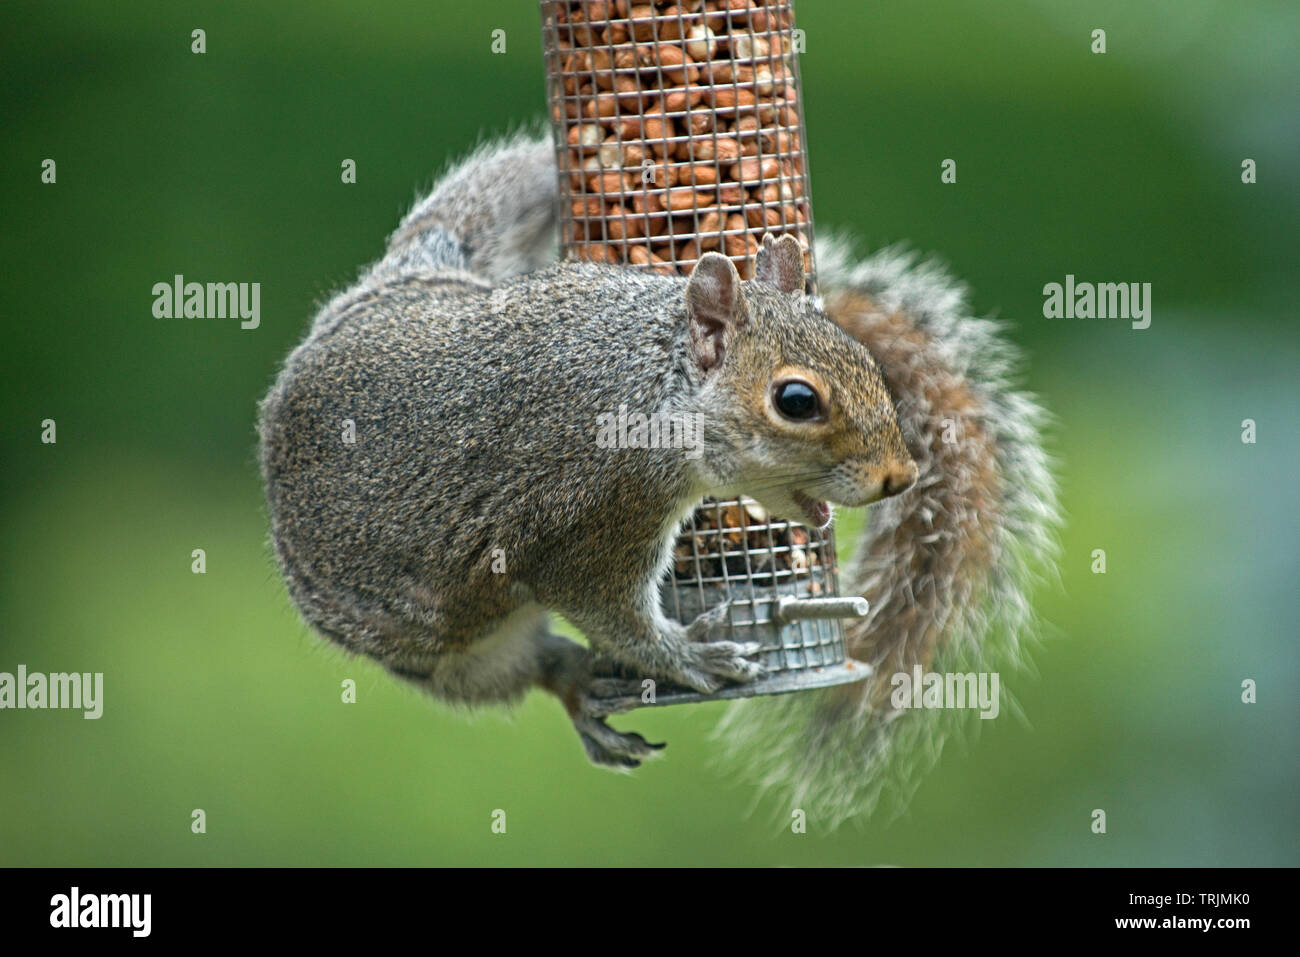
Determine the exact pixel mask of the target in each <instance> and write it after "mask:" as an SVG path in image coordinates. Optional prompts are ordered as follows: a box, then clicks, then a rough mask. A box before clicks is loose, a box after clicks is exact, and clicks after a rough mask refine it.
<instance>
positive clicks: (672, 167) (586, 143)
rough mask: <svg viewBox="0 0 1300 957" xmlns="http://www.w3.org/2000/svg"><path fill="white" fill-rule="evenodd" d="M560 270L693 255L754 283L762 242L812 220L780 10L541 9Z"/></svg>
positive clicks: (622, 0) (805, 231)
mask: <svg viewBox="0 0 1300 957" xmlns="http://www.w3.org/2000/svg"><path fill="white" fill-rule="evenodd" d="M541 6H542V22H543V34H544V48H545V56H546V69H547V90H548V95H549V99H550V108H551V117H552V120H553V121H554V123H555V129H556V137H555V145H556V164H557V166H558V168H559V171H560V180H561V188H560V197H561V200H560V210H559V218H560V223H561V245H562V247H563V248H564V249H565V251H566V252H567V254H568V255H569V256H570V258H579V259H590V260H594V261H597V262H610V263H618V264H625V265H630V266H635V267H640V268H645V269H656V270H659V271H661V272H679V271H680V272H689V271H690V269H691V267H692V266H693V265H694V264H695V262H696V260H698V259H699V257H700V254H701V253H703V252H707V251H709V250H714V251H718V252H721V253H723V254H724V255H726V256H728V257H729V258H730V259H731V260H732V261H733V262H734V263H735V264H736V268H737V270H738V271H739V272H740V275H741V277H742V278H744V279H748V278H750V277H751V276H752V273H753V263H754V254H755V253H756V252H757V251H758V246H759V241H760V240H761V239H762V236H763V234H764V233H768V232H770V233H773V234H774V235H780V234H782V233H790V234H792V235H794V236H796V237H797V238H798V239H799V241H800V243H801V245H802V246H803V247H804V250H805V253H804V255H805V269H806V272H807V273H808V274H809V277H810V280H811V278H812V276H813V273H814V270H813V263H812V254H811V247H812V214H811V210H810V208H809V202H808V197H809V195H810V191H809V184H808V164H807V161H806V154H805V146H804V144H805V137H804V128H803V117H802V113H801V109H800V99H799V77H798V62H797V57H796V56H795V47H796V44H795V33H794V11H793V8H792V6H791V4H790V3H788V2H773V3H763V2H762V0H756V2H752V3H750V2H746V3H736V2H734V0H679V2H678V3H676V4H675V5H670V4H667V3H654V4H652V3H643V4H629V3H628V2H627V0H542V2H541Z"/></svg>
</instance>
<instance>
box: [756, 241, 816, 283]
mask: <svg viewBox="0 0 1300 957" xmlns="http://www.w3.org/2000/svg"><path fill="white" fill-rule="evenodd" d="M754 278H755V279H757V280H758V281H759V282H765V283H768V284H769V285H772V286H776V288H777V289H780V290H781V291H782V292H797V293H799V294H801V295H802V294H803V290H804V285H803V283H804V278H803V248H802V247H800V245H799V240H797V239H795V238H794V237H793V236H791V235H790V234H789V233H786V234H785V235H784V236H782V237H781V238H780V239H773V238H772V234H771V233H768V234H766V235H765V236H764V237H763V247H762V248H761V249H760V250H759V251H758V255H757V256H755V257H754Z"/></svg>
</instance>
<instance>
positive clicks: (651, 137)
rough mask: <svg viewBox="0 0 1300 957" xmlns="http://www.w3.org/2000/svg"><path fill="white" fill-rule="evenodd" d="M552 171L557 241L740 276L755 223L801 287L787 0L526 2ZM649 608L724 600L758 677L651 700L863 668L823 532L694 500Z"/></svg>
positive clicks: (807, 248)
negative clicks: (532, 5)
mask: <svg viewBox="0 0 1300 957" xmlns="http://www.w3.org/2000/svg"><path fill="white" fill-rule="evenodd" d="M541 11H542V38H543V52H544V55H545V63H546V72H547V76H546V80H547V95H548V101H549V106H550V112H551V119H552V125H553V132H554V141H555V157H556V166H557V168H558V172H559V177H560V190H559V204H560V208H559V210H558V213H559V221H560V245H561V250H562V252H563V254H564V255H565V256H566V257H567V258H570V259H586V260H591V261H595V262H605V263H612V264H618V265H626V266H629V267H632V268H640V269H647V270H654V271H656V272H661V273H665V274H676V273H681V274H687V273H689V272H690V271H691V269H692V268H694V265H695V263H696V262H697V261H698V259H699V258H700V256H701V255H702V254H703V253H705V252H709V251H717V252H721V253H722V254H724V255H726V256H727V257H728V258H729V259H731V260H732V262H734V263H735V264H736V269H737V271H739V273H740V275H741V277H742V278H744V279H749V278H752V276H753V269H754V257H755V254H756V253H757V252H758V249H759V243H760V241H761V239H762V237H763V235H764V234H765V233H771V234H773V235H781V234H784V233H789V234H791V235H793V236H795V237H796V238H797V239H798V240H799V242H800V245H801V246H802V247H803V249H804V271H805V273H806V275H807V278H808V286H809V289H810V290H812V289H815V277H816V274H815V269H814V263H813V259H812V237H813V220H812V210H811V206H810V202H809V197H810V195H811V193H810V190H809V179H808V163H807V153H806V146H805V143H806V139H805V136H804V126H803V111H802V106H801V103H800V96H799V90H800V83H799V69H798V56H797V53H798V45H797V43H796V37H797V36H798V33H797V32H796V31H795V29H794V9H793V5H792V4H791V3H790V2H788V0H786V2H764V0H675V2H673V3H668V2H661V0H657V2H652V3H650V2H643V3H629V2H628V0H541ZM661 591H662V595H663V605H664V610H665V612H666V613H667V614H669V615H671V616H673V617H675V618H676V619H677V620H679V621H682V622H689V621H691V620H693V619H694V618H695V617H696V616H697V615H698V614H700V613H701V612H703V611H706V610H708V609H710V608H714V607H716V606H717V605H719V604H721V603H722V602H724V601H730V602H731V605H730V607H729V610H728V615H727V618H728V620H727V622H726V623H725V624H723V625H721V626H720V627H719V628H718V629H717V631H718V633H717V634H715V635H712V636H711V637H714V638H723V637H726V638H731V639H732V640H757V641H759V642H760V643H761V645H762V652H761V659H762V663H763V664H764V666H765V668H766V669H767V674H766V676H765V677H763V678H761V679H759V680H758V681H756V682H753V683H750V684H744V685H734V686H728V687H725V688H723V689H722V690H720V691H718V692H716V693H714V694H710V695H705V694H700V693H698V692H694V691H689V690H683V689H676V688H660V689H658V691H657V694H656V700H655V702H654V703H655V704H676V703H681V702H686V701H707V700H716V699H720V698H734V697H749V696H752V695H758V694H778V693H783V692H787V691H797V690H801V689H805V688H817V687H824V686H827V685H833V684H843V683H846V682H850V681H860V680H862V679H864V678H866V677H867V676H868V675H869V674H870V667H869V666H867V665H865V664H862V663H860V662H854V661H851V660H849V659H847V657H846V655H845V652H844V642H843V629H842V628H841V625H840V622H839V619H840V618H851V617H858V616H862V615H865V614H866V613H867V602H866V599H863V598H841V597H839V595H838V589H837V581H836V573H835V543H834V538H833V535H832V534H831V532H830V530H827V531H826V532H824V533H823V532H821V531H818V530H817V529H810V528H807V527H805V526H803V525H799V524H797V523H794V522H788V521H785V520H782V519H778V518H775V517H772V516H769V515H768V514H767V513H766V512H765V511H763V509H762V508H761V507H760V506H758V505H757V503H755V502H753V501H752V500H747V499H741V500H738V501H725V502H716V501H711V500H706V501H705V503H704V504H703V505H702V506H701V507H700V508H699V509H698V510H697V511H696V512H695V513H694V515H693V517H692V519H691V521H690V523H689V525H688V527H687V528H686V529H685V530H684V531H683V533H682V534H681V535H680V536H679V538H678V539H677V542H676V545H675V551H674V561H673V565H672V568H671V569H670V571H669V572H668V574H667V575H666V576H665V579H664V582H663V587H662V590H661Z"/></svg>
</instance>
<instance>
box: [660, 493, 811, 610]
mask: <svg viewBox="0 0 1300 957" xmlns="http://www.w3.org/2000/svg"><path fill="white" fill-rule="evenodd" d="M826 548H827V546H826V545H825V539H824V538H823V537H822V535H821V533H819V532H810V531H809V530H808V529H807V528H805V527H804V526H802V525H796V524H794V523H792V522H785V521H782V520H781V519H779V518H774V517H773V516H771V515H770V514H769V513H768V511H767V510H766V509H765V508H763V506H761V505H759V504H758V503H757V502H754V501H752V500H744V501H743V502H741V501H735V502H727V503H725V504H724V503H720V502H716V501H714V500H713V499H705V501H704V504H703V505H701V506H700V507H699V508H698V509H696V511H695V515H694V518H693V520H692V524H691V532H688V533H687V534H683V535H681V536H679V537H678V539H677V543H676V544H675V545H674V547H673V570H672V574H673V578H674V580H675V581H697V580H702V581H705V582H710V583H713V582H717V581H725V580H729V579H739V580H741V581H745V580H747V579H753V580H754V581H756V582H758V583H760V584H767V583H769V582H770V583H773V584H775V583H777V582H778V581H784V580H787V579H789V578H790V577H791V576H792V575H793V576H796V577H803V576H805V575H808V574H810V571H817V570H819V567H820V566H821V565H822V564H823V562H822V553H823V550H824V549H826ZM822 591H823V589H822V585H821V583H820V582H819V581H818V580H817V578H816V576H814V577H813V578H812V579H811V580H810V581H809V582H808V593H809V594H810V595H819V594H821V593H822Z"/></svg>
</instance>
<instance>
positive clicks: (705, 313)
mask: <svg viewBox="0 0 1300 957" xmlns="http://www.w3.org/2000/svg"><path fill="white" fill-rule="evenodd" d="M686 316H687V323H688V324H689V325H690V331H691V350H692V352H693V353H694V358H695V362H696V364H697V365H698V366H699V367H700V368H701V369H702V370H703V371H705V372H708V371H709V370H710V369H716V368H717V367H718V366H720V365H722V359H723V356H725V355H726V354H727V349H726V346H727V335H728V333H729V332H732V331H734V330H736V329H739V328H740V327H741V326H743V325H744V324H745V321H746V320H747V319H748V318H749V312H748V309H747V308H746V306H745V297H744V295H743V294H742V293H741V291H740V273H738V272H736V267H735V266H734V265H733V264H732V262H731V260H730V259H728V258H727V257H726V256H723V255H722V254H721V253H705V254H704V255H703V256H701V257H700V261H699V262H697V263H696V264H695V269H694V271H692V272H691V278H690V280H689V281H688V282H687V283H686Z"/></svg>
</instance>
